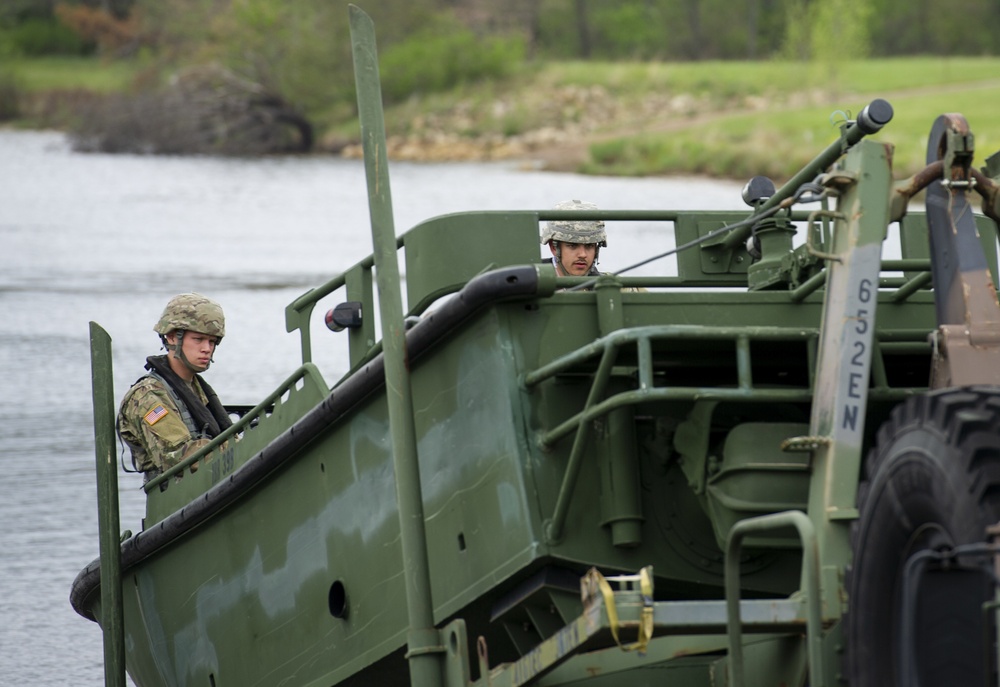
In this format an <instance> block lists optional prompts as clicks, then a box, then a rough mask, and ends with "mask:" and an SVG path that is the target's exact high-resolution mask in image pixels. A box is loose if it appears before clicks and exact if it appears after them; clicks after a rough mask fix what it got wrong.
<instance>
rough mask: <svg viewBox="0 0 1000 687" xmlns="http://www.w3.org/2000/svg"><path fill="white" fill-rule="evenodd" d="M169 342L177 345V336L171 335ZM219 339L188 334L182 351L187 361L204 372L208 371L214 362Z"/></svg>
mask: <svg viewBox="0 0 1000 687" xmlns="http://www.w3.org/2000/svg"><path fill="white" fill-rule="evenodd" d="M167 341H169V342H170V343H172V344H175V343H177V334H176V333H173V332H172V333H171V334H170V335H169V336H168V337H167ZM218 343H219V339H218V338H217V337H214V336H209V335H208V334H202V333H201V332H186V333H185V334H184V338H183V339H182V343H181V350H182V351H184V357H185V358H187V361H188V362H189V363H191V364H192V365H194V366H195V367H197V368H200V369H201V370H202V371H204V370H207V369H208V366H209V364H210V363H211V362H212V354H213V353H215V346H216V345H217V344H218Z"/></svg>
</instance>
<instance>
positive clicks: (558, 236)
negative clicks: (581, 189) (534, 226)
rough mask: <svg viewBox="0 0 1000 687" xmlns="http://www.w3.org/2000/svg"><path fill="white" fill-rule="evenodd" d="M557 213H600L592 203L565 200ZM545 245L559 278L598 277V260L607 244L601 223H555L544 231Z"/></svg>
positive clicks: (587, 221) (593, 221)
mask: <svg viewBox="0 0 1000 687" xmlns="http://www.w3.org/2000/svg"><path fill="white" fill-rule="evenodd" d="M555 209H556V210H597V209H598V207H597V206H596V205H594V204H593V203H588V202H586V201H582V200H564V201H562V202H561V203H559V204H557V205H556V207H555ZM542 244H548V246H549V250H550V251H551V252H552V265H553V266H554V267H555V268H556V274H557V275H558V276H560V277H584V276H594V277H596V276H599V275H600V274H601V273H600V272H598V271H597V257H598V255H599V254H600V252H601V247H603V246H607V245H608V237H607V234H605V232H604V222H603V221H602V220H576V221H570V220H555V221H550V222H547V223H546V225H545V229H544V230H543V231H542Z"/></svg>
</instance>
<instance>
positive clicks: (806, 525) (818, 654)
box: [725, 510, 826, 687]
mask: <svg viewBox="0 0 1000 687" xmlns="http://www.w3.org/2000/svg"><path fill="white" fill-rule="evenodd" d="M787 527H794V528H795V530H796V531H797V532H798V534H799V539H800V541H801V542H802V573H803V574H802V581H803V583H804V584H805V597H806V598H805V604H806V651H807V654H808V656H809V684H810V685H813V687H824V686H825V685H826V676H825V675H824V674H823V636H822V634H821V633H822V629H823V625H822V623H823V615H822V606H821V603H820V586H819V580H820V576H819V545H818V544H817V542H816V528H815V527H814V526H813V523H812V520H810V519H809V517H808V516H807V515H806V514H805V513H803V512H802V511H797V510H794V511H785V512H784V513H771V514H769V515H761V516H758V517H755V518H747V519H746V520H741V521H739V522H738V523H736V524H735V525H733V528H732V529H731V530H730V531H729V539H728V541H727V542H726V567H725V589H726V612H727V616H728V618H729V622H728V633H727V634H728V635H729V680H730V684H732V685H733V687H742V685H743V684H744V682H743V677H744V676H743V644H742V641H743V640H742V634H743V633H742V627H741V621H740V549H741V547H742V544H743V537H745V536H746V535H748V534H750V533H752V532H761V531H766V530H774V529H779V528H787Z"/></svg>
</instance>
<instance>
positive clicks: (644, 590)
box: [589, 566, 653, 653]
mask: <svg viewBox="0 0 1000 687" xmlns="http://www.w3.org/2000/svg"><path fill="white" fill-rule="evenodd" d="M651 573H652V571H651V568H650V567H649V566H646V567H645V568H643V569H642V570H640V571H639V591H640V592H641V594H642V604H643V608H642V612H641V614H640V617H639V637H638V639H637V640H636V641H635V642H634V643H632V644H625V645H623V644H622V643H621V640H619V639H618V609H617V608H616V607H615V593H614V592H613V591H612V589H611V585H610V584H609V583H608V581H607V579H605V577H604V575H602V574H601V573H600V572H599V571H598V570H596V569H594V568H591V569H590V571H589V574H591V575H592V576H593V577H594V580H595V581H596V582H597V586H598V588H599V589H600V590H601V596H602V597H603V598H604V608H605V611H606V612H607V614H608V626H609V627H610V629H611V636H612V637H614V640H615V644H617V645H618V646H619V647H621V649H622V650H623V651H638V652H639V653H645V652H646V647H647V646H648V645H649V640H650V639H652V637H653V579H652V574H651Z"/></svg>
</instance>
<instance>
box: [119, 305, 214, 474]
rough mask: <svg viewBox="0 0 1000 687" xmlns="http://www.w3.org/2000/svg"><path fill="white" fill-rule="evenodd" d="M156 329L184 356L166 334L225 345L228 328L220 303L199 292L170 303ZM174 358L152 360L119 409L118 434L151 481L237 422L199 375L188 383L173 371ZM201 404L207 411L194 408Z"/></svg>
mask: <svg viewBox="0 0 1000 687" xmlns="http://www.w3.org/2000/svg"><path fill="white" fill-rule="evenodd" d="M153 330H154V331H155V332H157V333H158V334H159V335H160V339H161V340H162V341H163V343H164V346H166V347H167V348H168V349H175V350H176V351H177V352H180V350H181V343H180V342H178V343H177V344H175V345H171V344H168V343H167V339H166V336H167V335H168V334H170V333H171V332H185V333H186V332H189V331H190V332H197V333H200V334H207V335H209V336H214V337H217V339H218V340H219V341H221V340H222V337H223V336H225V333H226V324H225V317H224V315H223V313H222V308H221V307H219V305H218V303H216V302H215V301H213V300H211V299H209V298H206V297H204V296H201V295H199V294H196V293H186V294H181V295H179V296H175V297H174V298H172V299H171V300H170V302H169V303H167V307H166V308H164V310H163V314H162V315H161V316H160V320H159V321H158V322H157V323H156V326H155V327H153ZM168 358H169V356H156V357H150V358H147V359H146V369H147V370H149V371H150V372H149V374H147V375H145V376H143V377H141V378H140V379H139V380H137V381H136V383H135V384H133V385H132V387H131V388H130V389H129V390H128V392H127V393H126V394H125V397H124V398H123V399H122V402H121V405H120V407H119V410H118V432H119V434H120V435H121V438H122V440H123V441H124V442H125V443H126V444H128V446H129V448H130V449H131V450H132V460H133V463H134V464H135V466H136V468H137V469H138V470H141V471H143V472H145V473H146V478H147V479H150V478H152V477H154V476H156V475H158V474H160V473H161V472H163V471H164V470H167V469H169V468H171V467H173V466H174V465H177V464H178V463H180V462H181V461H183V460H184V459H185V458H187V457H188V456H190V455H192V454H193V453H195V452H196V451H197V450H198V449H200V448H202V447H203V446H205V445H206V444H208V443H209V442H210V441H211V440H212V438H213V437H214V436H216V435H218V434H219V432H221V431H222V430H224V429H225V428H226V427H228V426H229V425H230V424H231V422H230V421H229V418H228V416H227V415H226V414H225V410H224V409H223V408H222V405H221V403H219V401H218V397H217V396H215V392H214V391H213V390H212V388H211V387H210V386H208V384H207V383H206V382H205V380H203V379H202V378H201V377H200V375H198V374H195V376H194V379H193V380H191V381H190V382H187V381H185V380H183V379H182V378H181V377H180V376H178V375H177V374H176V373H174V372H172V371H171V370H170V364H169V359H168ZM178 359H180V360H181V361H182V362H184V364H185V365H187V366H188V367H190V368H191V369H192V371H195V370H196V369H198V368H195V367H193V366H191V364H190V363H188V362H187V360H186V358H184V356H183V355H180V356H179V358H178ZM168 379H169V380H170V381H168ZM171 384H173V385H174V386H173V388H172V387H171ZM183 385H186V387H187V388H186V389H184V388H183ZM185 397H186V398H187V402H185V400H184V399H185ZM195 403H198V404H201V406H202V407H199V408H191V407H189V406H190V405H193V404H195ZM195 417H197V418H199V419H197V420H196V419H195ZM206 418H207V420H208V421H207V422H206ZM192 467H193V469H196V468H195V467H194V466H192Z"/></svg>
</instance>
